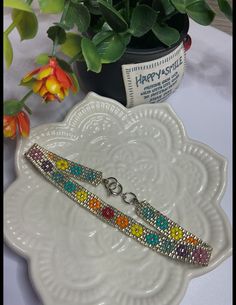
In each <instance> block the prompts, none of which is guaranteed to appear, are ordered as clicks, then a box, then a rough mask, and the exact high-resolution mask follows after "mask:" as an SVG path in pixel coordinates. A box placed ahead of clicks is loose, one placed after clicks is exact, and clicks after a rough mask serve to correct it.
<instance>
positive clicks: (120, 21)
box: [98, 0, 128, 33]
mask: <svg viewBox="0 0 236 305" xmlns="http://www.w3.org/2000/svg"><path fill="white" fill-rule="evenodd" d="M98 4H99V6H100V9H101V12H102V15H103V17H104V19H105V20H106V21H107V23H108V24H109V25H110V27H111V28H112V29H113V30H114V31H115V32H118V33H119V32H125V31H126V30H127V29H128V24H127V22H126V21H125V20H124V18H123V17H122V16H121V14H120V13H119V12H118V11H117V10H116V9H114V8H113V6H112V5H111V4H109V3H108V2H106V1H104V0H98Z"/></svg>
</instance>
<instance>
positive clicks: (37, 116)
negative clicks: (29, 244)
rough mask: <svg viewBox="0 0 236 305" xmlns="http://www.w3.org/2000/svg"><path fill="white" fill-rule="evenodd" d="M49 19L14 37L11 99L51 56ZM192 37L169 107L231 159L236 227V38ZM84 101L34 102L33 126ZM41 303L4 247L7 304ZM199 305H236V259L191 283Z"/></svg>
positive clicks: (23, 268) (10, 170)
mask: <svg viewBox="0 0 236 305" xmlns="http://www.w3.org/2000/svg"><path fill="white" fill-rule="evenodd" d="M48 20H49V16H45V15H44V16H42V15H39V32H38V35H37V37H36V38H35V39H34V40H29V41H24V42H21V43H20V39H19V36H18V34H17V32H16V31H13V32H12V33H11V35H10V36H9V37H10V39H11V41H12V42H13V47H14V60H13V65H12V67H11V68H10V70H5V71H4V99H5V100H6V99H11V98H20V97H22V96H23V95H24V94H25V92H26V89H25V88H23V87H19V86H17V84H18V83H19V80H20V79H21V77H22V76H23V75H24V74H25V73H26V72H28V71H30V70H32V69H34V67H35V65H34V58H35V56H37V55H38V54H40V53H42V52H50V50H51V42H50V40H49V39H48V38H47V36H46V30H47V28H48V26H49V25H50V24H51V23H52V22H54V21H56V20H57V18H56V17H55V16H54V17H53V18H52V16H50V23H49V21H48ZM9 24H10V16H9V14H8V12H7V11H6V12H5V15H4V28H6V27H7V26H8V25H9ZM189 34H190V35H191V37H192V41H193V43H192V47H191V49H190V50H189V51H188V52H187V67H186V73H185V76H184V79H183V81H182V83H181V85H180V87H179V89H178V90H177V91H176V92H175V93H174V94H173V95H172V96H171V97H170V98H169V99H168V101H167V102H168V103H169V104H171V106H172V107H173V109H174V111H175V112H176V113H177V115H178V116H179V118H180V119H181V120H182V122H183V124H184V126H185V128H186V131H187V134H188V136H189V137H190V138H192V139H194V140H198V141H200V142H203V143H205V144H207V145H209V146H210V147H211V148H213V149H214V150H215V151H217V152H218V153H220V154H222V155H223V156H224V157H225V158H226V159H227V160H228V183H227V187H226V192H225V194H224V196H223V199H222V203H221V206H222V208H223V209H224V211H225V212H226V214H227V216H228V218H229V220H230V222H231V223H232V38H231V36H229V35H227V34H225V33H223V32H221V31H219V30H216V29H214V28H212V27H203V26H200V25H198V24H196V23H194V22H191V24H190V30H189ZM83 96H84V94H83V93H79V94H78V95H77V96H70V97H69V98H67V99H66V100H65V101H64V102H63V103H62V104H59V103H52V104H48V105H44V104H42V103H41V102H40V99H39V97H37V96H33V97H31V98H30V100H29V106H30V107H31V109H32V110H33V115H32V116H31V126H32V127H34V126H38V125H40V124H43V123H49V122H55V121H61V120H63V119H64V117H65V115H66V113H67V112H68V111H69V109H70V108H71V107H72V106H73V105H75V104H76V103H77V102H79V101H80V100H81V99H82V98H83ZM15 147H16V142H15V141H11V140H8V139H6V140H4V189H5V190H6V189H7V187H8V186H9V185H10V184H11V183H12V182H13V181H14V179H15V176H16V175H15V168H14V154H15ZM39 304H42V303H41V301H40V298H39V297H38V296H37V295H36V293H35V291H34V289H33V287H32V283H31V281H30V277H29V275H28V269H27V263H26V261H25V260H24V259H23V258H21V257H20V256H18V255H17V254H15V253H14V252H13V251H12V250H11V249H10V248H9V247H8V246H7V245H4V305H39ZM199 304H201V305H232V258H228V259H227V260H226V261H224V262H223V263H222V264H221V265H220V266H218V267H217V268H216V269H215V270H213V271H211V272H210V273H208V274H205V275H203V276H201V277H198V278H196V279H193V280H192V281H191V282H190V284H189V286H188V289H187V291H186V294H185V296H184V298H183V300H182V301H181V303H180V305H199ZM45 305H46V304H45ZM65 305H66V304H65ZM78 305H79V304H78ZM111 305H112V304H111ZM153 305H154V304H153ZM155 305H156V304H155ZM170 305H171V304H170Z"/></svg>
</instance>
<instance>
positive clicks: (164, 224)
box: [156, 215, 169, 230]
mask: <svg viewBox="0 0 236 305" xmlns="http://www.w3.org/2000/svg"><path fill="white" fill-rule="evenodd" d="M156 226H157V227H158V228H160V229H161V230H167V229H168V227H169V224H168V220H167V219H166V218H165V217H164V216H163V215H159V216H158V218H157V220H156Z"/></svg>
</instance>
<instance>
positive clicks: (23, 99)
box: [20, 90, 33, 104]
mask: <svg viewBox="0 0 236 305" xmlns="http://www.w3.org/2000/svg"><path fill="white" fill-rule="evenodd" d="M31 94H33V90H30V91H29V92H27V93H26V95H24V96H23V97H22V99H21V100H20V103H22V104H23V103H25V101H26V100H27V98H28V97H29V96H30V95H31Z"/></svg>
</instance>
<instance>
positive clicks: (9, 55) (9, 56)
mask: <svg viewBox="0 0 236 305" xmlns="http://www.w3.org/2000/svg"><path fill="white" fill-rule="evenodd" d="M3 53H4V58H5V62H6V66H7V68H9V67H10V66H11V64H12V60H13V49H12V46H11V42H10V40H9V38H8V36H7V34H5V33H4V34H3Z"/></svg>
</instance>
